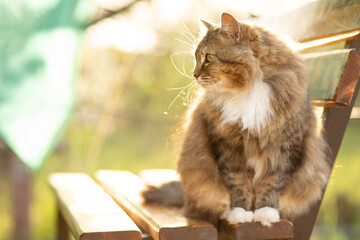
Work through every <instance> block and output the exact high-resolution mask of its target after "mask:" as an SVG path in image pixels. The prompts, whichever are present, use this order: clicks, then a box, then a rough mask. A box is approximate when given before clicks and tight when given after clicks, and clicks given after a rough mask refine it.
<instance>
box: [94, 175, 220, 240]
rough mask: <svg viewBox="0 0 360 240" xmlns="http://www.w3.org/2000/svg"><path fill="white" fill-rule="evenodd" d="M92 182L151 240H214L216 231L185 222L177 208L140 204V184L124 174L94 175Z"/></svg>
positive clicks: (205, 224)
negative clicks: (98, 185)
mask: <svg viewBox="0 0 360 240" xmlns="http://www.w3.org/2000/svg"><path fill="white" fill-rule="evenodd" d="M96 179H97V181H98V182H99V183H100V185H102V187H103V188H104V189H105V190H106V191H107V192H108V193H109V194H110V195H111V196H112V197H113V198H114V199H115V201H116V202H117V203H118V204H119V205H120V206H121V207H122V208H123V209H124V211H125V212H126V213H127V214H128V215H129V216H130V217H131V218H132V219H133V220H134V221H135V223H136V224H137V225H139V226H140V228H141V229H144V230H145V231H146V232H148V233H149V234H150V235H151V236H152V237H153V238H154V239H155V240H170V239H171V240H182V239H187V240H192V239H193V240H202V239H203V240H215V239H217V231H216V228H215V227H214V226H213V225H211V224H210V223H208V222H205V221H202V220H198V219H192V218H185V217H183V215H182V214H181V210H180V208H177V207H166V206H160V205H156V204H149V203H143V199H142V197H141V195H140V192H141V191H142V190H143V189H144V188H145V183H144V181H143V180H142V179H141V178H139V177H137V176H136V175H134V174H132V173H130V172H125V171H105V170H101V171H98V172H97V173H96Z"/></svg>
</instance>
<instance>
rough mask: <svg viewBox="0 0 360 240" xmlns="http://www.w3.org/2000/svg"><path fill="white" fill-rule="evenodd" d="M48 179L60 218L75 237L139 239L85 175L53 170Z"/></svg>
mask: <svg viewBox="0 0 360 240" xmlns="http://www.w3.org/2000/svg"><path fill="white" fill-rule="evenodd" d="M49 181H50V185H51V187H52V189H53V190H54V192H55V195H56V198H57V201H58V207H59V211H60V214H61V215H60V217H61V216H62V217H63V218H64V219H65V221H66V223H67V226H69V228H70V230H71V232H72V233H73V235H74V237H75V238H76V239H84V240H85V239H99V240H100V239H104V240H105V239H109V240H110V239H123V240H140V239H141V238H142V236H141V232H140V230H139V229H138V227H137V226H136V225H135V223H134V222H133V221H132V220H131V219H130V218H129V217H128V216H127V215H126V214H125V212H124V211H123V210H122V209H121V208H120V207H119V206H118V205H117V204H116V203H115V202H114V201H113V200H112V199H111V197H110V196H109V195H108V194H107V193H105V192H104V190H103V189H102V188H101V187H100V186H99V185H98V184H97V183H96V182H95V181H94V180H92V179H91V178H90V177H88V176H87V175H86V174H82V173H57V174H53V175H51V177H50V180H49ZM62 236H64V234H62Z"/></svg>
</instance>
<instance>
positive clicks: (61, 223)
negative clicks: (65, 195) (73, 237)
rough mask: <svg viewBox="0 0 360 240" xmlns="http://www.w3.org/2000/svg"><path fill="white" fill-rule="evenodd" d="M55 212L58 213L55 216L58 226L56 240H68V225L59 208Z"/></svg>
mask: <svg viewBox="0 0 360 240" xmlns="http://www.w3.org/2000/svg"><path fill="white" fill-rule="evenodd" d="M58 206H59V205H58ZM57 214H58V216H57V227H58V232H57V234H58V235H57V239H58V240H69V239H70V238H69V228H68V226H67V224H66V222H65V219H64V217H63V215H62V213H61V211H60V209H59V208H58V212H57Z"/></svg>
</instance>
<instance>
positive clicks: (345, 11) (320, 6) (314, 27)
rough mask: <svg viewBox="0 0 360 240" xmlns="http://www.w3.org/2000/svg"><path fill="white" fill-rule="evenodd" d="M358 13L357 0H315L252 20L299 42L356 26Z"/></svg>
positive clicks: (359, 7)
mask: <svg viewBox="0 0 360 240" xmlns="http://www.w3.org/2000/svg"><path fill="white" fill-rule="evenodd" d="M359 12H360V1H358V0H333V1H328V0H318V1H310V2H309V1H308V3H307V4H305V5H302V6H300V7H298V8H296V9H292V10H289V11H287V12H285V13H282V14H281V13H280V14H277V15H274V14H272V15H271V16H269V17H264V18H259V19H256V21H255V22H256V23H257V24H259V25H260V26H264V27H266V28H269V29H271V30H272V31H273V32H275V33H276V34H278V35H280V36H281V35H286V36H291V37H292V38H294V39H295V40H297V41H302V42H303V41H307V40H311V39H318V38H322V37H326V36H331V35H336V34H339V33H344V32H349V31H352V30H356V29H359V28H360V18H359V15H358V14H359Z"/></svg>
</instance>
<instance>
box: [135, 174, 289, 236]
mask: <svg viewBox="0 0 360 240" xmlns="http://www.w3.org/2000/svg"><path fill="white" fill-rule="evenodd" d="M140 176H141V177H142V178H143V179H144V180H145V182H146V183H147V184H148V185H150V186H155V187H156V186H159V185H161V184H164V183H167V182H171V181H176V180H178V179H179V176H178V174H177V173H176V171H174V170H171V169H148V170H142V171H141V172H140ZM219 234H220V235H219V239H234V240H240V239H279V238H281V239H286V238H293V224H292V223H291V222H289V221H287V220H283V219H282V220H281V221H280V222H277V223H273V225H272V227H271V228H268V227H264V226H262V225H261V223H258V222H252V223H242V224H234V225H229V224H228V223H227V222H225V221H222V222H221V224H220V232H219Z"/></svg>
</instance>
